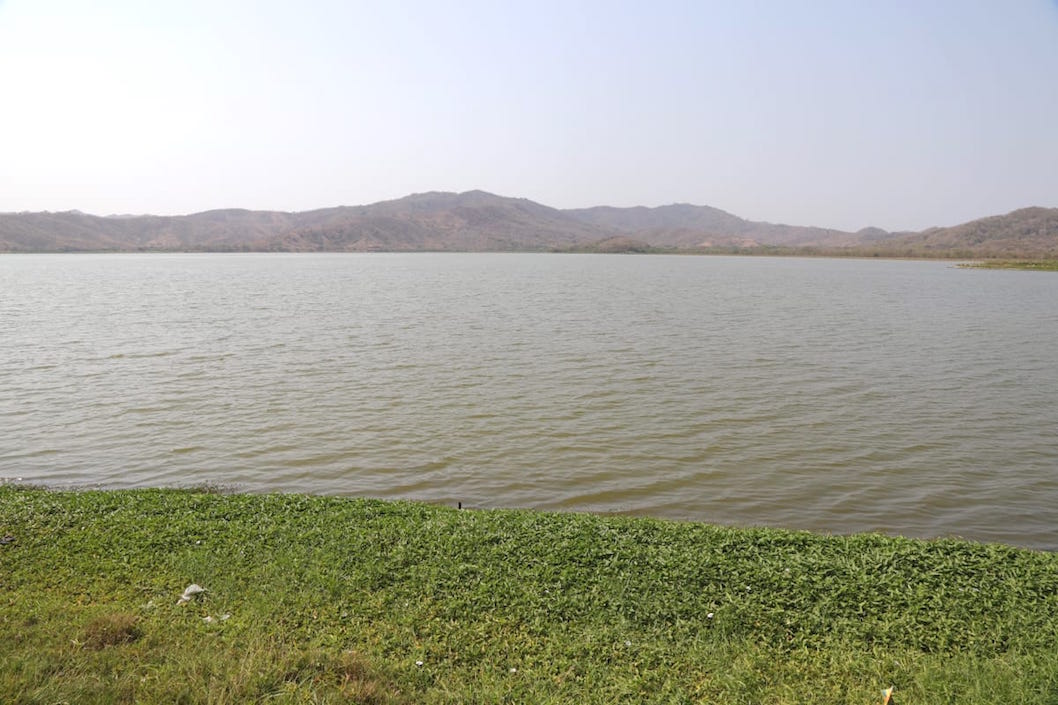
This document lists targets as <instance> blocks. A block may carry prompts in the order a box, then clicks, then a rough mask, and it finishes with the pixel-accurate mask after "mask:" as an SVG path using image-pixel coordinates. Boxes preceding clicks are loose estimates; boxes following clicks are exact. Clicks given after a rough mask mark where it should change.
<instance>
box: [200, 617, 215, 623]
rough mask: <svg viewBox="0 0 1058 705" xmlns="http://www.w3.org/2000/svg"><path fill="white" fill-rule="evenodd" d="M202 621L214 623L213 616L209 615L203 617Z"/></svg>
mask: <svg viewBox="0 0 1058 705" xmlns="http://www.w3.org/2000/svg"><path fill="white" fill-rule="evenodd" d="M202 621H203V622H205V623H206V624H212V623H213V618H212V617H209V616H206V617H203V618H202Z"/></svg>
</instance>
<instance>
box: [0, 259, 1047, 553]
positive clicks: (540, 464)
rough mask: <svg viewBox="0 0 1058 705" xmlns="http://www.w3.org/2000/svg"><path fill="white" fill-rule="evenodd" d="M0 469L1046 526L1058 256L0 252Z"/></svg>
mask: <svg viewBox="0 0 1058 705" xmlns="http://www.w3.org/2000/svg"><path fill="white" fill-rule="evenodd" d="M0 363H2V364H0V427H2V428H3V433H2V435H0V478H4V479H5V480H6V481H16V480H17V479H18V478H21V481H23V482H32V483H42V484H46V485H49V486H55V487H63V488H66V487H107V488H125V487H148V486H192V485H201V484H204V483H209V484H215V485H221V486H224V487H227V488H232V489H236V490H241V491H248V492H265V491H282V492H310V493H322V494H336V495H358V496H371V497H384V498H404V499H414V500H424V501H429V502H439V503H446V504H450V505H452V506H455V505H456V504H457V502H462V503H463V505H464V506H465V507H475V508H488V507H529V508H537V509H545V510H560V511H593V512H613V513H627V514H642V515H651V516H658V517H666V518H675V519H686V520H695V521H707V522H714V523H719V524H727V525H740V526H743V525H767V526H778V527H787V528H795V529H811V530H818V531H826V532H834V533H848V532H858V531H866V530H878V531H883V532H886V533H890V534H901V535H908V536H917V537H935V536H948V535H957V536H964V537H967V538H971V539H976V540H987V541H1002V542H1005V543H1010V544H1015V545H1021V546H1029V547H1034V548H1043V549H1048V550H1055V549H1058V433H1056V430H1058V276H1056V275H1051V274H1048V273H1034V272H1020V271H990V270H962V269H957V268H955V267H953V266H952V265H951V264H949V263H943V262H926V261H906V262H905V261H884V260H883V261H878V260H851V259H849V260H844V259H842V260H837V259H799V258H750V257H745V258H738V257H693V256H626V255H610V256H607V255H549V254H113V255H110V254H106V255H5V256H0Z"/></svg>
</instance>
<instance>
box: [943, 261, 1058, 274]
mask: <svg viewBox="0 0 1058 705" xmlns="http://www.w3.org/2000/svg"><path fill="white" fill-rule="evenodd" d="M959 266H960V267H964V268H966V269H1027V270H1032V271H1037V272H1058V259H1037V260H1010V259H997V260H982V261H980V262H967V263H966V264H960V265H959Z"/></svg>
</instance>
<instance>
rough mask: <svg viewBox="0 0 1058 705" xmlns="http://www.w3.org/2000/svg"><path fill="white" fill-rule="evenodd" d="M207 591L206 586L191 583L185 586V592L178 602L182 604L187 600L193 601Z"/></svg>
mask: <svg viewBox="0 0 1058 705" xmlns="http://www.w3.org/2000/svg"><path fill="white" fill-rule="evenodd" d="M205 591H206V588H204V587H202V586H201V585H199V584H198V583H191V584H190V585H188V586H187V587H186V588H184V594H183V595H181V596H180V599H179V600H177V601H176V604H178V605H182V604H184V603H185V602H191V600H192V599H194V598H195V597H196V596H197V595H201V594H202V593H204V592H205Z"/></svg>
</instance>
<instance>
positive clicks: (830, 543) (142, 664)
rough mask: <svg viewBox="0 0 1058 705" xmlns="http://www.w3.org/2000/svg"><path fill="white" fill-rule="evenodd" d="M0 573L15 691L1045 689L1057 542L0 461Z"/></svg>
mask: <svg viewBox="0 0 1058 705" xmlns="http://www.w3.org/2000/svg"><path fill="white" fill-rule="evenodd" d="M191 584H197V585H200V586H201V587H202V588H204V589H205V592H202V593H200V594H198V595H197V596H194V597H191V598H190V601H189V602H187V603H186V604H178V598H179V597H180V596H181V594H182V593H183V592H184V591H185V588H187V587H188V586H190V585H191ZM0 588H2V589H3V609H2V610H0V663H2V664H3V668H2V669H0V702H4V703H60V702H69V703H132V702H135V703H206V702H209V703H218V704H222V703H248V702H261V703H263V702H268V703H339V702H341V703H361V704H364V703H372V704H380V705H381V704H384V703H394V704H404V703H427V704H429V703H502V702H511V703H515V702H517V703H587V704H590V703H617V702H627V703H725V704H726V703H777V704H782V703H789V704H791V705H793V704H795V703H796V704H797V705H801V704H802V703H863V704H865V705H867V704H873V705H878V704H879V703H881V701H882V695H881V693H882V689H883V688H886V687H888V686H890V685H895V686H896V691H895V698H894V702H896V703H902V704H908V703H911V704H914V703H941V702H944V703H973V704H974V705H984V704H986V703H996V704H998V703H1003V704H1007V703H1019V704H1024V705H1034V704H1035V705H1044V704H1053V703H1054V702H1055V700H1054V695H1055V693H1058V554H1053V553H1043V552H1033V551H1028V550H1022V549H1016V548H1010V547H1006V546H1001V545H982V544H976V543H970V542H966V541H960V540H939V541H918V540H908V539H900V538H887V537H883V536H878V535H859V536H850V537H840V536H821V535H815V534H809V533H804V532H789V531H778V530H768V529H727V528H719V527H715V526H708V525H704V524H694V523H677V522H665V521H657V520H650V519H635V518H620V517H600V516H592V515H580V514H548V513H536V512H528V511H459V510H457V509H454V508H444V507H434V506H426V505H421V504H411V503H403V502H397V503H391V502H382V501H375V500H353V499H341V498H333V497H331V498H327V497H306V496H299V495H256V496H252V495H222V494H216V493H199V492H189V491H175V490H140V491H122V492H79V493H77V492H48V491H44V490H39V489H23V488H17V487H13V486H0Z"/></svg>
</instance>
